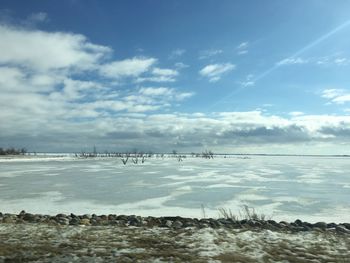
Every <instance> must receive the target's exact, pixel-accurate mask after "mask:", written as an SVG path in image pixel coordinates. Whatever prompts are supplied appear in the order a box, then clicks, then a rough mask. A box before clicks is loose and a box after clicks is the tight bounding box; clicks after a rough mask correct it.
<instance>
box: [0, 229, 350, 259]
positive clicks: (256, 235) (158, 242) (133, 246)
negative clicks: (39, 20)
mask: <svg viewBox="0 0 350 263" xmlns="http://www.w3.org/2000/svg"><path fill="white" fill-rule="evenodd" d="M349 258H350V239H349V237H348V235H339V234H334V233H326V232H317V231H309V232H298V233H289V232H285V233H284V232H273V231H269V230H254V231H253V230H247V229H235V230H233V229H231V230H228V229H212V228H203V229H199V230H198V229H192V228H185V229H178V230H174V229H168V228H158V227H155V228H137V227H127V228H125V227H116V226H113V227H108V226H99V227H85V226H49V225H44V224H0V262H10V261H11V260H12V261H15V262H23V261H35V260H40V262H116V260H117V261H118V262H314V263H317V262H348V261H347V260H348V259H349ZM6 260H7V261H6ZM16 260H17V261H16ZM19 260H22V261H19Z"/></svg>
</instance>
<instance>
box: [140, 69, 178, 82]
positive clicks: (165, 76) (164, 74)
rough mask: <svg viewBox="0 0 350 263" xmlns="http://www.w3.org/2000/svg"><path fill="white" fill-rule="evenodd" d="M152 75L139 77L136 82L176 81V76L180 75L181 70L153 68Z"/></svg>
mask: <svg viewBox="0 0 350 263" xmlns="http://www.w3.org/2000/svg"><path fill="white" fill-rule="evenodd" d="M150 73H152V74H151V75H150V76H147V77H139V78H137V79H136V80H135V82H136V83H141V82H146V81H148V82H174V81H176V77H177V76H178V75H179V72H178V71H177V70H174V69H166V68H157V67H156V68H153V69H152V71H151V72H150Z"/></svg>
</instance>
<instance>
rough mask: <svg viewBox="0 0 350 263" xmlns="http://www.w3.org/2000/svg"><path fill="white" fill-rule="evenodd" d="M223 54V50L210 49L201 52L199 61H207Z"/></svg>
mask: <svg viewBox="0 0 350 263" xmlns="http://www.w3.org/2000/svg"><path fill="white" fill-rule="evenodd" d="M221 53H223V51H222V50H221V49H208V50H202V51H200V52H199V59H207V58H211V57H213V56H216V55H219V54H221Z"/></svg>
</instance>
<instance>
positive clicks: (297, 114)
mask: <svg viewBox="0 0 350 263" xmlns="http://www.w3.org/2000/svg"><path fill="white" fill-rule="evenodd" d="M289 115H290V116H292V117H297V116H302V115H304V112H301V111H291V112H289Z"/></svg>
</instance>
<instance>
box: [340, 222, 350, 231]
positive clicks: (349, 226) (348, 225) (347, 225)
mask: <svg viewBox="0 0 350 263" xmlns="http://www.w3.org/2000/svg"><path fill="white" fill-rule="evenodd" d="M342 225H343V226H344V227H345V228H346V229H348V230H350V224H349V223H343V224H342Z"/></svg>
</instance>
